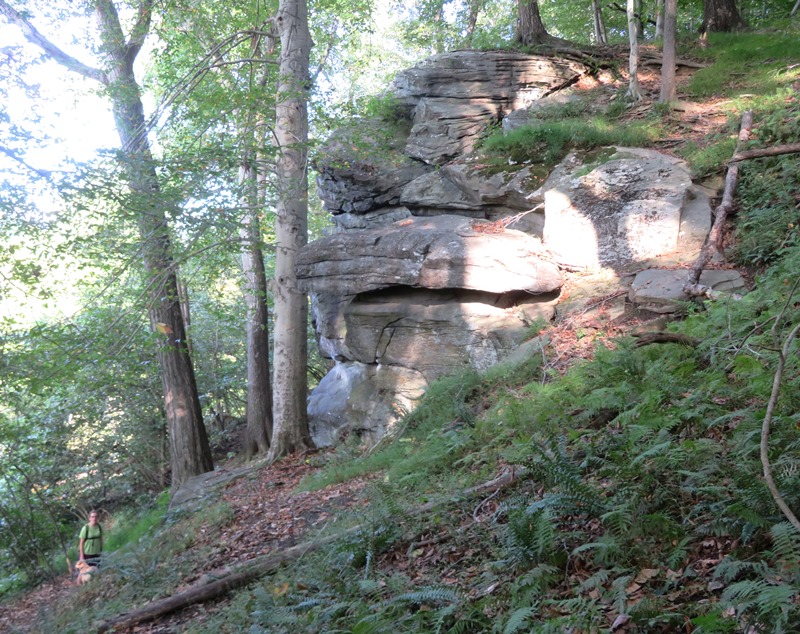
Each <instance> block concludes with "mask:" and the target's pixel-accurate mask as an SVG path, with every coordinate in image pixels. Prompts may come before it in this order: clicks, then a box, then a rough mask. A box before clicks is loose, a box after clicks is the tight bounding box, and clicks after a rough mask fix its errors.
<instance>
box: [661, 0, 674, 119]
mask: <svg viewBox="0 0 800 634" xmlns="http://www.w3.org/2000/svg"><path fill="white" fill-rule="evenodd" d="M677 12H678V0H666V3H665V5H664V46H663V52H662V61H661V94H660V95H659V98H658V100H659V101H660V102H661V103H669V102H670V101H675V46H676V43H675V32H676V30H677V21H678V20H677V17H678V14H677Z"/></svg>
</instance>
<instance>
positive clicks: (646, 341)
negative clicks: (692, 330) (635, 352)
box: [633, 330, 700, 348]
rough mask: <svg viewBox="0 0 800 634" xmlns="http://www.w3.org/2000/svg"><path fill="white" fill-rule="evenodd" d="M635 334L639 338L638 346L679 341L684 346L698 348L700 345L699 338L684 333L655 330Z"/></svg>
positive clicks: (636, 345)
mask: <svg viewBox="0 0 800 634" xmlns="http://www.w3.org/2000/svg"><path fill="white" fill-rule="evenodd" d="M633 336H634V337H636V338H637V340H638V341H637V342H636V344H635V347H636V348H641V347H642V346H647V345H650V344H651V343H679V344H681V345H682V346H689V347H690V348H696V347H697V346H698V345H700V340H699V339H695V338H694V337H690V336H689V335H682V334H679V333H677V332H665V331H663V330H658V331H655V332H634V333H633Z"/></svg>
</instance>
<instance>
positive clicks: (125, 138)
mask: <svg viewBox="0 0 800 634" xmlns="http://www.w3.org/2000/svg"><path fill="white" fill-rule="evenodd" d="M146 9H147V10H148V11H149V6H148V7H146ZM95 15H96V17H97V21H98V24H99V26H100V35H101V39H102V41H103V47H104V49H105V53H106V56H107V59H108V60H109V64H110V70H109V71H108V73H107V75H108V78H109V82H108V92H109V94H110V96H111V102H112V110H113V113H114V120H115V123H116V127H117V132H118V133H119V138H120V141H121V142H122V150H123V154H124V156H125V163H126V167H127V178H128V185H129V187H130V190H131V193H132V194H133V198H134V204H136V205H138V206H139V207H140V208H139V209H138V210H137V211H138V216H139V234H140V236H141V239H142V256H143V259H144V267H145V270H146V272H147V274H148V279H149V281H150V289H149V290H150V295H149V300H148V313H149V316H150V323H151V326H152V328H153V332H155V333H158V336H160V337H163V339H162V340H161V341H159V346H158V363H159V367H160V369H161V382H162V385H163V388H164V406H165V411H166V415H167V423H168V428H169V438H170V466H171V470H172V484H173V485H180V484H181V483H182V482H183V481H185V480H186V479H188V478H190V477H191V476H194V475H198V474H200V473H205V472H207V471H211V470H213V468H214V463H213V460H212V457H211V448H210V446H209V443H208V437H207V435H206V429H205V426H204V424H203V417H202V410H201V408H200V399H199V397H198V394H197V385H196V381H195V376H194V369H193V367H192V361H191V358H190V356H189V352H188V349H187V346H186V329H185V326H184V322H183V315H182V314H181V305H180V296H179V293H178V279H177V275H176V272H175V269H176V266H175V262H174V261H173V259H172V255H171V243H170V237H169V227H168V225H167V215H166V212H165V210H164V208H163V205H162V204H161V200H160V195H159V184H158V176H157V175H156V171H155V166H154V163H153V159H152V155H151V153H150V146H149V142H148V140H147V124H146V122H145V118H144V108H143V106H142V100H141V92H140V89H139V85H138V84H137V82H136V78H135V76H134V73H133V62H134V59H135V54H134V55H132V54H131V47H130V46H129V45H128V43H126V41H125V36H124V35H123V33H122V28H121V26H120V22H119V15H118V14H117V10H116V7H115V6H114V3H113V2H111V1H110V0H97V1H96V2H95ZM137 51H138V49H137Z"/></svg>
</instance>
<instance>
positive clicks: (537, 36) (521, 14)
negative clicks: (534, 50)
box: [516, 0, 550, 46]
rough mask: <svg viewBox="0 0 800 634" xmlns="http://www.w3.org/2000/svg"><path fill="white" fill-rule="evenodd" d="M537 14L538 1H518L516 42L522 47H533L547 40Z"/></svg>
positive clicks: (545, 30)
mask: <svg viewBox="0 0 800 634" xmlns="http://www.w3.org/2000/svg"><path fill="white" fill-rule="evenodd" d="M549 37H550V36H549V34H548V33H547V29H545V28H544V23H542V16H541V15H540V14H539V1H538V0H518V2H517V34H516V40H517V42H518V43H519V44H521V45H522V46H535V45H537V44H541V43H543V42H545V41H546V40H547V39H548V38H549Z"/></svg>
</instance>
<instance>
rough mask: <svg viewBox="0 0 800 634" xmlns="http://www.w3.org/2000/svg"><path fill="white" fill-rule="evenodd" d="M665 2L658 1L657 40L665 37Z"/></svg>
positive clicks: (662, 0)
mask: <svg viewBox="0 0 800 634" xmlns="http://www.w3.org/2000/svg"><path fill="white" fill-rule="evenodd" d="M664 18H665V16H664V0H656V33H655V39H659V38H661V37H664Z"/></svg>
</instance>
